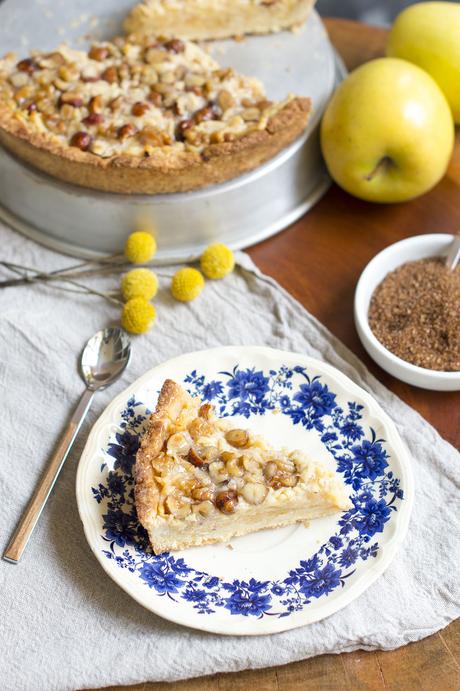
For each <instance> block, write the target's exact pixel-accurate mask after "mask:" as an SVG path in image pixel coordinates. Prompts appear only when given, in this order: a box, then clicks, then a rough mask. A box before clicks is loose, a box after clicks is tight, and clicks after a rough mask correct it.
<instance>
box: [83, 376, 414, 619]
mask: <svg viewBox="0 0 460 691" xmlns="http://www.w3.org/2000/svg"><path fill="white" fill-rule="evenodd" d="M184 383H185V385H186V386H187V388H188V389H189V391H190V393H192V394H196V395H199V396H200V397H201V398H202V399H204V400H206V401H211V402H212V403H213V404H214V405H215V407H216V410H217V411H218V413H219V414H220V415H221V416H231V415H243V416H244V417H246V418H249V417H250V416H251V415H264V414H265V413H266V412H267V411H271V410H275V409H278V410H279V411H280V412H281V413H282V414H283V415H286V416H288V417H289V418H290V419H291V421H292V423H293V424H294V425H302V426H303V427H304V428H305V429H307V430H315V431H316V432H317V433H318V434H319V436H320V439H321V442H322V443H323V444H324V446H325V447H326V448H327V449H328V451H329V452H330V453H331V454H332V456H333V457H334V459H335V461H336V465H337V471H338V472H339V473H341V474H342V476H343V478H344V481H345V483H346V484H348V485H349V486H350V495H351V499H352V502H353V507H352V508H351V509H349V510H348V511H346V512H344V513H342V515H341V516H340V518H339V520H338V527H337V531H336V533H335V534H334V535H332V536H331V537H330V538H329V539H328V541H327V542H326V543H325V544H323V545H322V546H321V547H320V549H319V550H318V551H317V552H316V554H314V555H313V556H312V557H310V558H309V559H307V560H302V561H300V563H299V564H298V566H296V567H295V568H292V569H291V570H290V571H289V573H288V575H287V576H286V578H284V579H283V580H280V581H258V580H256V579H254V578H251V579H250V580H249V581H247V582H246V581H240V580H233V581H229V582H226V581H224V580H222V579H219V578H217V577H216V576H213V575H212V574H208V573H204V572H201V571H197V570H196V569H194V568H192V567H190V566H188V565H187V563H186V562H185V560H184V559H183V558H177V557H175V556H174V555H171V554H160V555H155V554H153V552H152V551H151V548H150V546H149V541H148V537H147V533H146V531H145V530H144V529H143V528H142V526H141V525H140V524H139V522H138V520H137V516H136V510H135V506H134V480H133V474H132V470H133V465H134V462H135V456H136V452H137V449H138V447H139V440H140V436H141V434H142V432H143V430H144V428H145V422H146V419H147V417H148V416H149V415H150V411H149V410H148V409H147V408H146V406H145V404H144V403H143V402H142V401H137V400H135V399H134V398H130V399H129V401H128V402H127V406H126V408H125V409H124V410H123V412H122V414H121V420H120V423H119V431H117V432H115V433H114V434H113V435H112V436H111V439H110V441H109V443H108V446H107V448H106V449H104V453H105V455H106V457H107V462H104V463H103V464H102V466H101V476H102V480H101V482H100V484H99V485H98V487H92V488H91V490H92V494H93V497H94V499H95V500H96V501H97V502H98V503H99V504H101V506H102V508H103V511H102V512H101V514H102V521H103V524H102V531H103V534H102V537H103V539H104V541H105V542H106V543H107V549H105V550H104V554H105V556H106V557H107V558H108V559H111V560H113V561H114V562H115V563H116V565H117V566H118V567H119V568H121V569H128V571H130V572H132V573H136V574H137V575H138V576H139V578H140V579H141V580H142V581H143V583H144V584H145V585H146V587H148V588H151V589H153V590H154V591H155V592H156V593H157V594H158V596H159V597H168V598H170V599H171V600H173V601H176V602H177V601H180V600H182V601H186V602H188V603H189V604H190V606H191V607H193V608H194V609H195V610H196V611H197V612H198V613H199V614H203V615H206V614H208V615H209V614H213V613H214V612H216V611H217V610H218V609H220V608H223V609H225V610H227V611H228V612H229V613H230V614H231V615H238V616H243V617H258V618H261V617H264V616H276V617H287V616H289V615H291V614H292V613H293V612H297V611H299V610H302V609H303V608H304V607H306V606H308V605H309V604H310V603H311V602H312V601H313V600H317V599H318V598H322V597H327V596H328V595H329V594H330V593H332V592H333V591H334V590H336V589H337V588H343V587H344V586H345V583H346V580H347V578H349V577H350V576H351V575H352V574H353V573H355V571H356V569H357V568H359V563H360V562H362V561H366V560H367V559H370V558H374V557H376V556H377V553H378V550H379V543H378V541H377V540H376V536H377V535H378V534H379V533H382V532H383V531H384V529H385V524H386V523H387V522H388V521H389V520H390V518H391V515H392V512H394V511H397V509H398V506H399V503H400V502H401V501H402V500H403V499H404V493H403V489H402V488H401V486H400V480H399V479H398V478H396V477H394V474H393V472H392V471H390V470H389V463H388V453H387V452H386V450H385V441H384V440H383V439H379V438H377V435H376V433H375V431H374V430H373V429H372V428H369V430H368V431H367V432H366V431H365V430H364V429H363V427H362V425H361V424H360V420H361V419H362V417H363V414H362V410H363V406H362V405H360V404H358V403H356V402H353V401H349V402H347V405H346V409H345V410H344V409H342V408H341V407H340V406H339V405H338V403H337V400H336V399H337V396H336V394H335V393H334V392H333V391H331V390H330V389H329V387H328V386H327V385H326V384H324V383H323V382H322V381H321V377H319V376H316V377H310V376H309V374H308V372H307V371H306V369H305V368H304V367H300V366H299V367H294V368H289V367H286V366H282V367H280V368H279V370H269V371H268V372H263V371H262V370H256V369H255V368H250V369H241V368H240V367H239V366H236V367H235V368H234V369H233V370H232V371H231V372H219V373H218V376H217V377H216V379H214V380H208V379H206V377H205V376H204V375H202V374H200V373H198V372H197V371H196V370H194V371H192V372H190V373H189V374H188V375H187V376H186V377H185V378H184ZM109 461H110V466H111V468H112V469H109Z"/></svg>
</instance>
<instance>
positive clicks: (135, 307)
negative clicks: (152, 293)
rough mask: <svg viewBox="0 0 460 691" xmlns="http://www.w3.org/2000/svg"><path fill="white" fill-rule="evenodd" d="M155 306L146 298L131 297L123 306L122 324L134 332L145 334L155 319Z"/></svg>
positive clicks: (127, 329)
mask: <svg viewBox="0 0 460 691" xmlns="http://www.w3.org/2000/svg"><path fill="white" fill-rule="evenodd" d="M155 317H156V311H155V307H154V306H153V305H152V304H151V303H150V302H149V301H148V300H146V299H145V298H131V300H128V302H127V303H126V304H125V306H124V307H123V312H122V314H121V325H122V327H123V328H124V329H125V331H129V333H132V334H143V333H145V332H146V331H149V330H150V327H151V326H152V324H153V322H154V321H155Z"/></svg>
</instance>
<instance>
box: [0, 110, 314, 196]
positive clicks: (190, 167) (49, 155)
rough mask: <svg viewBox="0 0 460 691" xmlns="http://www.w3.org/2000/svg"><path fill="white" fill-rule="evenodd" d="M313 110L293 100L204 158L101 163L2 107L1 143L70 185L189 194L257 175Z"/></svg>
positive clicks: (162, 153)
mask: <svg viewBox="0 0 460 691" xmlns="http://www.w3.org/2000/svg"><path fill="white" fill-rule="evenodd" d="M310 109H311V101H310V99H308V98H293V99H292V100H290V101H288V102H287V104H286V105H285V106H284V107H283V108H282V109H281V110H280V111H278V112H277V113H276V114H275V115H274V116H272V117H271V118H270V119H269V121H268V123H267V125H266V127H265V129H262V130H257V131H252V132H250V133H249V134H247V135H245V136H243V137H241V138H240V139H236V140H235V141H231V142H222V143H218V144H212V145H210V146H208V147H207V148H205V149H204V150H203V151H202V152H201V153H198V152H192V151H183V152H174V155H173V156H171V155H168V152H167V150H166V149H158V150H157V151H156V152H155V153H154V154H153V155H152V156H151V157H150V158H139V157H134V156H112V157H110V158H101V157H99V156H96V155H94V154H92V153H89V152H84V151H80V150H79V149H77V148H74V147H69V146H65V145H60V144H56V142H54V141H51V140H50V139H49V138H48V137H47V136H46V135H42V134H41V133H40V132H33V131H31V130H30V128H26V127H25V125H24V124H23V123H21V122H20V121H19V120H15V119H14V118H12V117H11V113H10V112H9V110H8V109H7V108H6V107H4V106H3V107H0V142H1V143H2V144H3V145H4V146H5V148H7V149H8V150H9V151H11V152H12V153H13V154H15V155H16V156H18V157H19V158H21V159H22V160H24V161H26V162H27V163H29V164H31V165H32V166H34V167H36V168H38V169H40V170H42V171H44V172H46V173H48V174H50V175H52V176H53V177H56V178H58V179H60V180H63V181H65V182H70V183H73V184H75V185H80V186H82V187H88V188H91V189H97V190H102V191H106V192H117V193H122V194H162V193H173V192H185V191H190V190H193V189H198V188H201V187H206V186H208V185H212V184H216V183H221V182H224V181H226V180H230V179H232V178H234V177H236V176H238V175H241V174H242V173H244V172H247V171H250V170H253V169H254V168H256V167H258V166H259V165H261V164H262V163H264V162H265V161H267V160H269V159H270V158H272V157H273V156H275V155H276V154H277V153H279V152H280V151H282V150H283V149H284V148H286V146H288V145H289V144H290V143H291V142H292V141H294V140H295V139H296V138H297V137H298V136H299V135H300V134H301V132H302V131H303V130H304V128H305V126H306V124H307V120H308V116H309V113H310Z"/></svg>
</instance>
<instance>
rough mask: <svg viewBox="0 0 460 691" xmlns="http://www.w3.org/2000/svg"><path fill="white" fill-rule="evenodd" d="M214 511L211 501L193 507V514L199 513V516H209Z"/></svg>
mask: <svg viewBox="0 0 460 691" xmlns="http://www.w3.org/2000/svg"><path fill="white" fill-rule="evenodd" d="M213 511H214V504H213V503H212V501H210V500H207V501H202V502H201V503H200V504H195V506H194V507H193V512H194V513H199V514H200V516H210V515H211V514H212V512H213Z"/></svg>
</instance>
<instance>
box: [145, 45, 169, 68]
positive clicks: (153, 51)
mask: <svg viewBox="0 0 460 691" xmlns="http://www.w3.org/2000/svg"><path fill="white" fill-rule="evenodd" d="M144 60H145V62H147V63H148V64H149V65H158V64H160V63H161V62H164V61H165V54H164V52H163V51H162V50H159V49H158V48H154V47H150V48H147V50H146V51H145V53H144Z"/></svg>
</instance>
